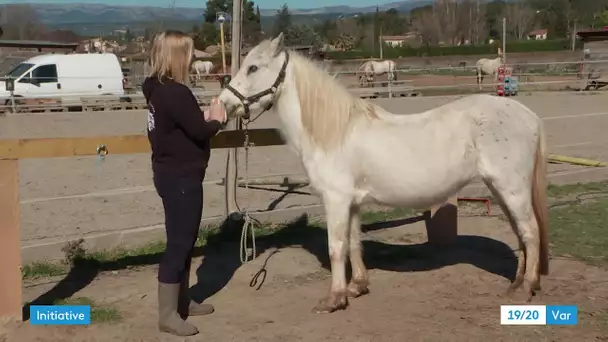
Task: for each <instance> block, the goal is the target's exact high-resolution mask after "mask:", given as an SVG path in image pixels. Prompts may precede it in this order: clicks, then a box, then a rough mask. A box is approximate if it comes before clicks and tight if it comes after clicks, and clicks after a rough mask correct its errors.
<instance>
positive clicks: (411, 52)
mask: <svg viewBox="0 0 608 342" xmlns="http://www.w3.org/2000/svg"><path fill="white" fill-rule="evenodd" d="M582 45H583V44H582V43H581V42H580V41H577V42H576V45H575V48H576V49H577V50H579V49H582ZM500 46H501V45H500V44H484V45H461V46H422V47H419V48H413V47H410V46H402V47H390V46H389V47H385V48H384V50H383V55H384V57H386V58H398V57H434V56H455V55H484V54H495V53H496V52H497V49H498V47H500ZM571 47H572V42H571V41H570V40H568V39H562V40H526V41H516V42H510V43H507V46H506V48H507V53H509V52H511V53H513V52H541V51H563V50H569V49H571ZM326 56H327V57H328V58H330V59H360V58H370V57H372V56H373V54H372V53H371V52H369V51H364V50H353V51H329V52H327V53H326Z"/></svg>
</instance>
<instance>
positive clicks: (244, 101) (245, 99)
mask: <svg viewBox="0 0 608 342" xmlns="http://www.w3.org/2000/svg"><path fill="white" fill-rule="evenodd" d="M287 62H289V53H288V52H287V51H285V62H283V66H282V67H281V71H279V75H278V76H277V79H276V80H275V81H274V83H273V84H272V86H271V87H270V88H268V89H266V90H264V91H261V92H259V93H257V94H255V95H252V96H249V97H245V96H243V95H242V94H241V93H239V91H238V90H236V89H234V88H233V87H231V86H230V84H228V85H227V86H226V89H228V90H230V91H231V92H232V93H233V94H234V96H236V97H238V99H239V100H241V103H242V104H243V108H244V109H245V118H249V115H250V112H249V105H251V104H252V103H256V102H258V101H259V100H260V99H261V98H262V97H264V96H266V95H269V94H275V93H276V92H277V89H278V88H279V86H280V85H281V83H283V81H285V70H286V69H287ZM273 102H274V99H273V100H272V101H270V103H269V104H268V106H266V108H264V111H267V110H269V109H270V108H272V105H273Z"/></svg>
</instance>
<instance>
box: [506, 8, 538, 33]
mask: <svg viewBox="0 0 608 342" xmlns="http://www.w3.org/2000/svg"><path fill="white" fill-rule="evenodd" d="M504 17H505V18H506V19H507V31H508V33H509V34H511V35H512V36H514V37H516V38H517V39H523V38H524V37H525V36H526V34H527V33H528V31H529V30H530V28H531V27H532V23H533V20H534V10H533V9H532V8H531V7H530V6H528V4H527V3H526V2H525V1H521V0H520V1H516V2H513V3H509V4H507V5H506V6H505V10H504Z"/></svg>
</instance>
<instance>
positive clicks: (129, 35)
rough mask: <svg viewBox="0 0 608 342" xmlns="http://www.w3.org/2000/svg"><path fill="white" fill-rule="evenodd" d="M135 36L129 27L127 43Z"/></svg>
mask: <svg viewBox="0 0 608 342" xmlns="http://www.w3.org/2000/svg"><path fill="white" fill-rule="evenodd" d="M134 38H135V37H134V36H133V32H131V29H129V28H128V29H127V30H126V31H125V41H126V42H127V43H130V42H131V41H132V40H133V39H134Z"/></svg>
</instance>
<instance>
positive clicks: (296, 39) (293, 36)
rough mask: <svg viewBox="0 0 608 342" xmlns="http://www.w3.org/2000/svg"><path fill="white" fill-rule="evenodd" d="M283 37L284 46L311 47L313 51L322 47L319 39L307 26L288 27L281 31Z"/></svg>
mask: <svg viewBox="0 0 608 342" xmlns="http://www.w3.org/2000/svg"><path fill="white" fill-rule="evenodd" d="M282 32H283V33H284V35H285V45H286V46H296V45H304V46H309V45H310V46H312V47H313V49H319V48H321V47H322V46H323V42H322V41H321V37H319V35H318V34H317V33H316V32H315V30H313V28H312V27H310V26H308V25H290V26H288V27H287V29H285V31H282Z"/></svg>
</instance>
